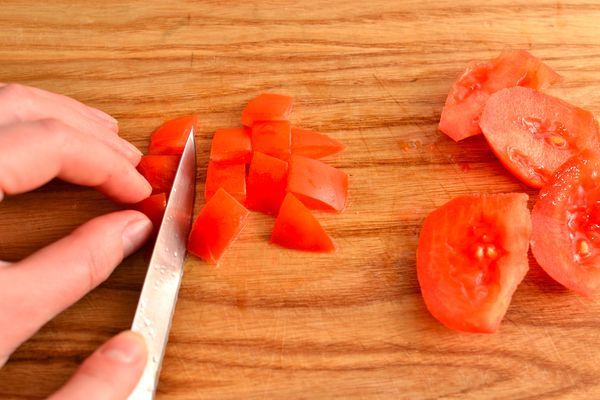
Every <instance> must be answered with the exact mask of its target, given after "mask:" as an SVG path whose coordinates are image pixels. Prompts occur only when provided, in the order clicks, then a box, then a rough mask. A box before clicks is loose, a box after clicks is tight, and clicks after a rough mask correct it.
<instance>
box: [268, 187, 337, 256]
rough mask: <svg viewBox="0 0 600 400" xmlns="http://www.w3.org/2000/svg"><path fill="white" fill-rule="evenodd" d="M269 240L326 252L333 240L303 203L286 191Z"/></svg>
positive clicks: (306, 249) (301, 248) (331, 247)
mask: <svg viewBox="0 0 600 400" xmlns="http://www.w3.org/2000/svg"><path fill="white" fill-rule="evenodd" d="M271 242H273V243H275V244H278V245H280V246H283V247H287V248H290V249H297V250H305V251H315V252H328V251H333V250H334V249H335V247H334V245H333V242H332V241H331V238H330V237H329V235H327V232H325V230H324V229H323V227H322V226H321V224H320V223H319V221H317V219H316V218H315V217H314V215H312V214H311V212H310V211H309V210H308V208H306V206H305V205H304V204H302V202H301V201H300V200H298V199H296V198H295V197H294V195H293V194H291V193H288V194H287V195H286V196H285V199H284V200H283V203H282V204H281V208H280V209H279V214H278V215H277V219H276V220H275V227H274V228H273V233H272V234H271Z"/></svg>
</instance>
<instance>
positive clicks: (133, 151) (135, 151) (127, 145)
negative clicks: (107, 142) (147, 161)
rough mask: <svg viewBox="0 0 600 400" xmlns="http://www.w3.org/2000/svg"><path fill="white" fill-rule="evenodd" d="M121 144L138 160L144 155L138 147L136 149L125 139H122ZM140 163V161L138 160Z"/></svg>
mask: <svg viewBox="0 0 600 400" xmlns="http://www.w3.org/2000/svg"><path fill="white" fill-rule="evenodd" d="M121 143H122V144H123V148H125V149H126V151H128V152H129V153H131V155H132V156H133V157H134V158H135V159H136V160H138V158H139V157H140V156H141V155H142V154H143V153H142V152H141V151H140V149H138V148H137V147H135V146H134V145H133V144H132V143H129V142H128V141H127V140H125V139H121ZM138 161H139V160H138Z"/></svg>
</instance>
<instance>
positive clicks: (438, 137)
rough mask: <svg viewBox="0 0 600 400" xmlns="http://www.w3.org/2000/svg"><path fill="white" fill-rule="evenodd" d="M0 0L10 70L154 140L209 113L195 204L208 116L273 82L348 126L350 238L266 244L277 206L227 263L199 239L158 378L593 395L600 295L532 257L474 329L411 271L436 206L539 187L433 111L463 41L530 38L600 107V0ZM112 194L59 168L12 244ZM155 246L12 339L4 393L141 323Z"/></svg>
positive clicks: (302, 394) (10, 395) (1, 46)
mask: <svg viewBox="0 0 600 400" xmlns="http://www.w3.org/2000/svg"><path fill="white" fill-rule="evenodd" d="M91 4H100V5H91ZM0 10H1V11H0V81H5V82H10V81H15V82H21V83H24V84H29V85H33V86H38V87H42V88H44V89H48V90H52V91H56V92H59V93H63V94H66V95H69V96H73V97H75V98H77V99H79V100H81V101H83V102H86V103H88V104H90V105H93V106H96V107H99V108H101V109H103V110H106V111H107V112H109V113H111V114H112V115H114V116H115V117H117V118H118V119H119V121H120V128H121V135H122V136H123V137H124V138H126V139H128V140H130V141H132V142H133V143H134V144H136V145H137V146H139V147H140V148H141V149H143V150H145V148H146V144H147V140H148V136H149V134H150V132H151V131H152V129H153V128H154V127H156V126H157V125H159V124H160V123H161V122H162V121H163V120H165V119H167V118H170V117H174V116H177V115H181V114H187V113H192V112H197V113H199V114H200V116H201V119H202V132H200V133H198V135H197V139H198V151H199V156H198V161H199V177H198V182H197V190H198V202H197V204H196V212H197V211H198V209H199V208H200V207H201V206H202V204H203V201H201V199H202V197H203V196H202V193H203V180H204V177H205V174H206V168H205V167H206V161H207V155H208V146H209V140H210V137H211V135H212V133H213V132H214V130H215V129H216V128H219V127H230V126H236V125H238V124H239V115H240V111H241V109H242V107H243V105H244V104H245V102H247V101H248V100H249V99H250V98H252V97H253V96H255V95H257V94H258V93H260V92H263V91H274V92H281V93H286V94H289V95H292V96H294V98H295V99H296V111H295V113H294V115H293V122H294V123H296V124H298V125H301V126H305V127H309V128H314V129H318V130H321V131H323V132H326V133H328V134H330V135H332V136H333V137H335V138H337V139H340V140H342V141H343V142H344V143H346V144H347V146H348V149H347V151H346V152H345V153H343V154H340V155H338V156H334V157H331V158H329V159H328V160H327V161H328V162H330V163H331V164H332V165H334V166H336V167H339V168H341V169H343V170H344V171H346V172H347V173H348V174H349V175H350V201H349V204H348V208H347V210H346V211H345V212H344V213H342V214H340V215H332V214H318V218H319V219H320V220H321V221H322V223H323V225H324V226H325V228H326V229H327V231H328V232H330V234H331V236H333V238H334V239H335V242H336V244H337V246H338V250H337V252H336V253H334V254H331V255H311V254H306V253H301V252H294V251H287V250H284V249H281V248H277V247H273V246H271V245H269V244H268V243H267V240H266V239H267V238H268V236H269V232H270V229H271V227H272V224H273V220H272V219H271V218H268V217H265V216H262V215H258V214H252V216H251V218H250V222H249V224H248V226H247V228H246V229H245V230H244V231H243V233H242V235H241V237H240V238H239V239H238V241H237V242H236V243H235V245H234V246H233V247H232V248H231V250H230V251H229V252H228V253H227V255H226V256H225V257H224V259H223V261H222V263H221V265H220V266H219V267H218V268H215V267H211V266H208V265H206V264H204V263H203V262H200V261H199V260H197V259H195V258H189V259H188V260H187V262H186V266H185V276H184V280H183V284H182V288H181V293H180V297H179V303H178V305H177V311H176V314H175V318H174V322H173V328H172V331H171V338H170V343H169V346H168V348H167V354H166V359H165V363H164V368H163V372H162V375H161V383H160V387H159V396H158V398H160V399H263V398H270V399H328V398H341V399H434V398H445V399H488V398H502V399H517V398H519V399H556V398H562V399H575V398H589V399H597V398H600V334H599V332H600V331H599V329H600V304H599V303H598V302H597V301H591V300H585V299H582V298H580V297H577V296H575V295H574V294H572V293H570V292H568V291H566V290H564V289H562V288H561V287H560V286H559V285H558V284H556V283H554V282H553V281H552V280H551V279H550V278H549V277H548V276H547V275H545V274H544V273H543V272H542V271H541V270H540V268H539V267H538V266H537V265H536V264H535V263H534V262H533V261H532V264H531V272H530V273H529V275H528V276H527V278H526V279H525V281H524V282H523V284H522V285H521V286H520V287H519V289H518V291H517V292H516V294H515V296H514V299H513V302H512V305H511V307H510V309H509V311H508V314H507V316H506V318H505V320H504V322H503V324H502V326H501V329H500V331H499V332H498V333H496V334H493V335H473V334H461V333H457V332H453V331H450V330H448V329H446V328H444V327H443V326H441V325H440V324H439V323H437V322H436V321H435V320H434V319H433V318H432V317H431V316H430V315H429V313H428V312H427V310H426V309H425V306H424V304H423V301H422V300H421V296H420V293H419V287H418V284H417V279H416V274H415V250H416V245H417V240H418V233H419V229H420V225H421V223H422V221H423V218H424V217H425V216H426V215H427V214H428V213H429V212H430V211H431V210H433V209H434V208H436V207H438V206H440V205H441V204H443V203H444V202H446V201H447V200H449V199H450V198H452V197H455V196H457V195H461V194H466V193H476V192H489V193H499V192H509V191H525V192H527V193H529V194H531V195H532V201H533V199H534V197H535V191H531V190H528V189H527V188H525V187H524V186H523V185H522V184H520V183H519V182H518V181H517V180H515V179H514V178H513V177H512V176H510V175H509V174H507V173H506V171H505V170H504V169H503V167H502V166H501V165H500V164H499V163H498V161H497V160H496V159H495V158H494V156H493V154H492V153H491V151H490V150H489V148H488V147H487V145H486V143H485V141H484V140H483V139H482V138H481V137H477V138H472V139H469V140H466V141H464V142H463V143H460V144H457V143H454V142H452V141H451V140H449V139H448V138H447V137H445V136H444V135H442V134H440V133H439V132H438V131H437V129H436V126H437V121H438V119H439V114H440V110H441V107H442V104H443V102H444V99H445V96H446V94H447V92H448V89H449V87H450V85H451V82H452V80H453V79H454V78H455V77H456V76H457V74H459V72H460V71H461V69H462V68H463V67H464V66H465V65H466V63H467V62H469V61H470V60H478V59H488V58H491V57H494V56H496V55H498V54H499V52H500V51H501V50H502V49H504V48H523V49H528V50H530V51H531V52H532V53H533V54H534V55H536V56H538V57H540V58H542V59H543V60H545V61H546V62H547V63H548V64H549V65H550V66H552V67H553V68H555V69H556V70H557V71H559V72H560V73H561V74H563V75H564V77H565V81H564V83H563V84H561V85H560V86H559V87H557V88H554V89H553V90H552V92H553V93H554V94H555V95H558V96H561V97H563V98H565V99H567V100H569V101H572V102H574V103H576V104H578V105H580V106H582V107H584V108H587V109H589V110H591V111H593V112H595V113H600V28H599V27H598V21H600V5H598V3H597V2H593V1H583V0H579V1H573V2H563V1H555V0H553V1H542V0H529V1H527V2H520V3H518V2H509V1H501V0H488V1H485V2H481V1H461V2H457V1H453V0H437V1H428V0H425V1H419V2H412V1H384V0H371V1H366V2H365V1H344V0H306V1H269V2H266V1H265V2H239V1H231V0H220V1H204V2H192V1H169V2H162V1H157V0H152V1H150V0H144V1H141V0H140V1H130V2H124V1H114V0H111V1H106V2H84V1H79V2H76V1H52V2H50V1H45V2H32V1H16V0H8V1H6V0H5V1H3V2H2V5H1V6H0ZM0 112H1V111H0ZM113 209H116V206H114V205H112V204H111V203H110V202H109V201H108V200H106V199H104V198H103V197H102V196H101V195H99V194H97V193H96V192H94V191H93V190H91V189H86V188H79V187H75V186H71V185H67V184H64V183H52V184H50V185H47V186H46V187H44V188H42V189H40V190H38V191H35V192H33V193H29V194H25V195H21V196H16V197H11V198H8V199H6V200H5V201H4V202H2V203H0V258H4V259H7V260H13V261H14V260H18V259H20V258H22V257H24V256H25V255H27V254H29V253H31V252H33V251H35V250H36V249H39V248H40V247H42V246H44V245H46V244H48V243H50V242H52V241H53V240H56V239H57V238H59V237H61V236H62V235H65V234H66V233H68V232H69V231H70V230H71V229H73V228H74V227H76V226H77V225H79V224H81V223H82V222H84V221H86V220H88V219H90V218H92V217H94V216H96V215H100V214H103V213H105V212H108V211H111V210H113ZM148 257H149V249H148V248H145V249H143V250H142V251H140V252H139V253H138V254H136V255H134V256H132V257H130V258H129V259H127V260H126V261H124V262H123V264H122V265H121V266H120V267H119V268H118V269H117V270H116V272H115V273H114V274H113V275H112V276H111V277H110V279H109V280H108V281H106V283H104V284H103V285H101V286H100V287H99V288H98V289H96V290H94V291H93V292H92V293H90V294H89V295H88V296H86V297H85V298H83V299H82V300H81V301H80V302H78V303H77V304H75V305H74V306H73V307H71V308H69V309H68V310H66V311H65V312H64V313H62V314H61V315H60V316H59V317H58V318H56V319H55V320H53V321H52V322H50V323H49V324H48V325H46V326H45V327H44V328H43V329H42V330H41V331H40V332H39V333H38V334H36V335H35V336H34V337H33V338H31V339H30V340H29V341H28V342H27V343H26V344H24V345H23V346H22V347H21V348H20V349H19V350H18V351H17V352H16V353H14V355H13V357H12V359H11V361H9V363H8V364H7V365H6V366H5V367H4V368H3V369H2V370H0V398H2V399H30V398H32V399H33V398H42V397H45V396H47V395H49V394H50V393H51V392H52V391H54V390H55V389H57V388H58V387H59V386H60V385H61V384H62V383H64V382H65V380H66V379H67V377H68V376H69V375H70V374H72V373H73V371H74V370H75V368H76V367H77V365H78V364H79V363H80V362H81V361H82V360H83V359H84V358H85V357H86V356H87V355H89V354H90V353H91V352H92V351H93V350H94V349H95V348H96V347H97V346H98V345H99V344H100V343H102V342H103V341H104V340H106V339H108V338H109V337H110V336H112V335H114V334H116V333H117V332H119V331H121V330H124V329H127V328H128V327H129V325H130V322H131V319H132V317H133V313H134V309H135V306H136V302H137V298H138V295H139V291H140V288H141V284H142V281H143V278H144V270H145V268H146V266H147V262H148ZM23 290H24V291H25V290H26V288H23ZM57 290H60V288H57ZM1 295H2V294H1V293H0V296H1ZM0 312H1V311H0ZM0 335H1V332H0Z"/></svg>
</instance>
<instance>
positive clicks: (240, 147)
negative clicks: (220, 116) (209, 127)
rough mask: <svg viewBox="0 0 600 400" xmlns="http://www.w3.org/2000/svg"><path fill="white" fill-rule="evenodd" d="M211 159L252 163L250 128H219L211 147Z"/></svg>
mask: <svg viewBox="0 0 600 400" xmlns="http://www.w3.org/2000/svg"><path fill="white" fill-rule="evenodd" d="M210 159H211V160H212V161H218V162H229V163H246V164H248V163H250V160H251V159H252V143H251V140H250V129H248V128H225V129H217V131H216V132H215V134H214V136H213V139H212V144H211V147H210Z"/></svg>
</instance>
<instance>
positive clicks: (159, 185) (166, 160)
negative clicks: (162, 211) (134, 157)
mask: <svg viewBox="0 0 600 400" xmlns="http://www.w3.org/2000/svg"><path fill="white" fill-rule="evenodd" d="M179 158H180V157H179V156H168V155H147V156H142V159H141V161H140V163H139V164H138V166H137V169H138V171H139V172H140V174H142V175H143V176H144V177H145V178H146V180H147V181H148V183H150V185H151V186H152V193H153V194H157V193H163V192H165V193H169V192H170V191H171V186H172V185H173V180H174V179H175V173H176V172H177V167H178V166H179Z"/></svg>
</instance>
